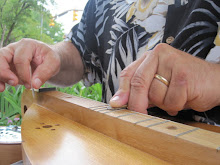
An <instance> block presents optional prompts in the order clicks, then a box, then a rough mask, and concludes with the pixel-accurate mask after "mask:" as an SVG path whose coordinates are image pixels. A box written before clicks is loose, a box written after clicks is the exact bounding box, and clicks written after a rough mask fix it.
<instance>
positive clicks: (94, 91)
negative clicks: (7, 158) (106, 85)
mask: <svg viewBox="0 0 220 165" xmlns="http://www.w3.org/2000/svg"><path fill="white" fill-rule="evenodd" d="M49 86H50V85H49ZM43 87H44V86H43ZM24 89H25V87H24V86H18V87H11V86H7V87H6V89H5V91H4V92H2V93H0V126H6V125H10V124H16V125H20V124H21V121H22V120H21V96H22V93H23V91H24ZM57 91H60V92H64V93H68V94H71V95H74V96H79V97H85V98H89V99H93V100H97V101H101V99H102V86H101V84H94V85H92V86H91V87H85V86H84V85H83V83H82V82H79V83H77V84H75V85H73V86H71V87H66V88H60V87H58V88H57ZM17 118H20V120H17Z"/></svg>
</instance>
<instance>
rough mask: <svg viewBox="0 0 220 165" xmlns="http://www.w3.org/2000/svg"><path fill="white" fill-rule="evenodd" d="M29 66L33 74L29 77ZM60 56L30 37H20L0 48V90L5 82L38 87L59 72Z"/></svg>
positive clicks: (1, 90)
mask: <svg viewBox="0 0 220 165" xmlns="http://www.w3.org/2000/svg"><path fill="white" fill-rule="evenodd" d="M30 66H31V68H32V72H33V76H32V79H31V77H30V75H31V74H30ZM59 69H60V57H59V56H58V54H57V53H56V52H55V51H54V50H53V49H52V48H51V47H50V46H49V45H46V44H44V43H42V42H39V41H36V40H32V39H22V40H21V41H19V42H16V43H12V44H10V45H8V46H7V47H4V48H2V49H0V92H3V91H4V89H5V83H7V84H9V85H12V86H16V85H18V84H23V85H25V87H26V88H30V84H31V81H32V85H33V87H34V88H36V89H37V88H40V86H41V85H42V84H43V83H44V82H45V81H47V80H48V79H49V78H51V77H52V76H54V75H55V74H56V73H58V72H59Z"/></svg>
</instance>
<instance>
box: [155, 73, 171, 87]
mask: <svg viewBox="0 0 220 165" xmlns="http://www.w3.org/2000/svg"><path fill="white" fill-rule="evenodd" d="M154 78H156V79H157V80H159V81H160V82H162V83H164V84H165V85H166V86H169V81H168V80H167V79H165V78H164V77H162V76H161V75H159V74H155V75H154Z"/></svg>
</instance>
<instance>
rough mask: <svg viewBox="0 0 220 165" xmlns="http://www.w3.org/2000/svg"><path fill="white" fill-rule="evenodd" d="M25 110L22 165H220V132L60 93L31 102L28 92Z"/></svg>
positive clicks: (39, 96)
mask: <svg viewBox="0 0 220 165" xmlns="http://www.w3.org/2000/svg"><path fill="white" fill-rule="evenodd" d="M21 106H22V110H23V122H22V126H21V134H22V148H23V162H24V164H33V165H35V164H36V165H41V164H43V165H53V164H65V165H66V164H74V165H75V164H76V165H90V164H92V165H139V164H140V165H141V164H145V165H146V164H152V165H153V164H181V165H188V164H190V165H193V164H199V165H201V164H216V165H217V164H218V165H219V164H220V133H219V132H220V129H219V127H215V126H209V125H206V126H204V124H201V125H200V124H198V123H197V124H193V123H192V125H193V126H190V125H188V124H181V123H178V122H174V121H171V120H167V119H162V118H159V117H155V116H150V115H145V114H141V113H138V112H134V111H130V110H127V109H123V108H122V109H112V108H109V105H108V104H105V103H102V102H97V101H94V100H90V99H85V98H80V97H75V96H72V95H68V94H64V93H61V92H58V91H49V92H35V98H33V97H32V93H31V91H30V90H25V91H24V93H23V96H22V105H21ZM195 125H196V126H195ZM203 126H204V127H203ZM207 129H208V130H207Z"/></svg>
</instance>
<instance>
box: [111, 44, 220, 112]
mask: <svg viewBox="0 0 220 165" xmlns="http://www.w3.org/2000/svg"><path fill="white" fill-rule="evenodd" d="M155 74H158V75H161V76H162V77H164V78H165V79H167V80H168V82H169V85H168V86H167V85H165V84H164V83H162V82H161V81H159V80H158V79H156V78H154V76H155ZM219 84H220V65H219V64H212V63H208V62H206V61H204V60H201V59H199V58H196V57H194V56H192V55H189V54H187V53H185V52H183V51H180V50H177V49H175V48H173V47H171V46H169V45H167V44H159V45H158V46H156V47H155V48H154V50H152V51H149V52H146V54H144V55H143V56H142V57H141V58H139V59H138V60H136V61H135V62H133V63H131V64H130V65H129V66H128V67H126V68H125V69H124V70H123V71H122V72H121V75H120V84H119V89H118V91H117V92H116V93H115V95H114V96H113V98H112V99H111V100H110V105H111V106H112V107H120V106H122V105H125V104H128V109H130V110H134V111H138V112H141V113H147V108H148V107H149V105H150V106H151V105H155V106H158V107H160V108H161V109H163V110H165V111H167V112H168V113H169V114H170V115H176V114H177V113H178V111H180V110H183V109H184V108H186V107H187V108H192V109H194V110H196V111H206V110H209V109H211V108H212V107H214V106H217V105H220V85H219Z"/></svg>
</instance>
